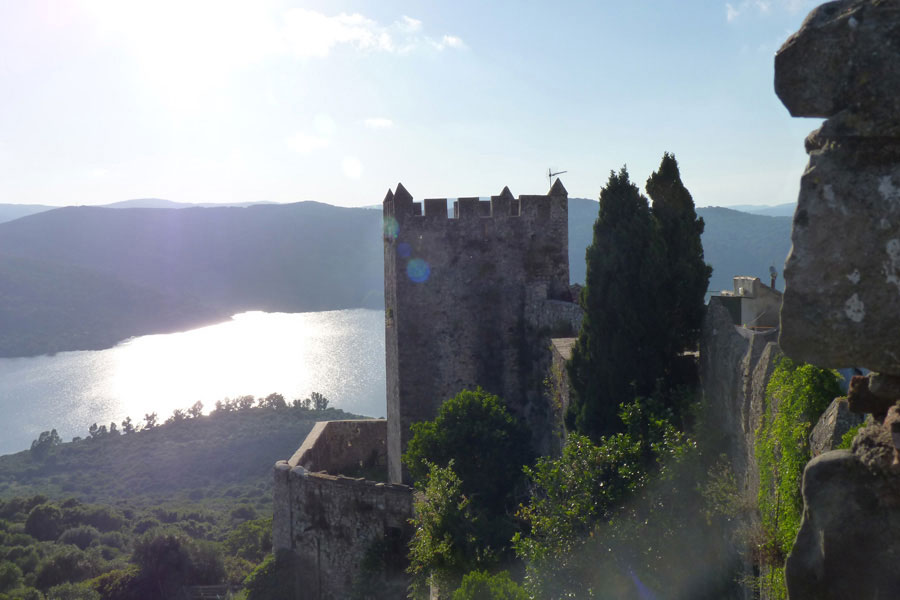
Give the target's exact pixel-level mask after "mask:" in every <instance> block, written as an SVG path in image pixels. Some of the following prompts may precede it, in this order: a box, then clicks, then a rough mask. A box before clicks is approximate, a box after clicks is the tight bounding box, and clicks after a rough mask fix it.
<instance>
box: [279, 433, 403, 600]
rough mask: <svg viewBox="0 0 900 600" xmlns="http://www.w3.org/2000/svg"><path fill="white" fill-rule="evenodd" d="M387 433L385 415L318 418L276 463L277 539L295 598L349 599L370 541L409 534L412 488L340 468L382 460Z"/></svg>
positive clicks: (370, 543) (378, 463) (381, 463)
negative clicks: (286, 560) (290, 565)
mask: <svg viewBox="0 0 900 600" xmlns="http://www.w3.org/2000/svg"><path fill="white" fill-rule="evenodd" d="M385 435H386V427H385V421H384V420H383V419H371V420H365V421H325V422H321V423H317V424H316V426H315V427H314V428H313V430H312V431H311V432H310V434H309V436H307V438H306V440H305V441H304V443H303V445H302V446H301V447H300V449H299V450H297V452H295V453H294V455H293V456H292V457H291V459H290V460H287V461H283V460H282V461H279V462H278V463H276V465H275V473H274V476H275V481H274V518H273V523H272V542H273V546H274V548H275V551H276V552H278V551H282V550H288V551H290V556H291V557H292V560H293V564H294V569H293V570H294V574H295V578H296V581H295V583H294V590H295V593H294V596H293V598H302V599H315V600H344V599H345V598H348V597H349V596H350V593H351V590H352V588H353V585H354V583H355V581H354V580H355V579H356V578H357V577H358V576H359V573H360V565H361V564H362V562H363V557H364V556H365V553H366V551H367V550H368V549H369V548H370V547H371V545H372V544H373V543H376V542H380V541H381V540H384V539H389V538H392V537H394V538H403V537H404V536H408V529H409V523H408V520H409V518H410V517H411V516H412V490H411V489H410V488H409V487H407V486H405V485H390V484H385V483H380V482H375V481H369V480H365V479H362V478H353V477H346V476H344V475H339V473H350V472H352V471H356V470H359V469H360V468H366V467H372V466H378V465H382V466H383V465H384V463H385V461H386V455H385V445H384V441H385Z"/></svg>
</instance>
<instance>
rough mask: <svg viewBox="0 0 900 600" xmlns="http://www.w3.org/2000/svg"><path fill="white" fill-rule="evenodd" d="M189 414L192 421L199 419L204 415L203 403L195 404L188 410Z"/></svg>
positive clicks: (197, 402)
mask: <svg viewBox="0 0 900 600" xmlns="http://www.w3.org/2000/svg"><path fill="white" fill-rule="evenodd" d="M187 413H188V416H189V417H190V418H191V419H196V418H199V417H200V416H201V415H202V414H203V403H202V402H200V401H199V400H197V401H196V402H194V404H193V406H191V407H190V408H189V409H188V410H187Z"/></svg>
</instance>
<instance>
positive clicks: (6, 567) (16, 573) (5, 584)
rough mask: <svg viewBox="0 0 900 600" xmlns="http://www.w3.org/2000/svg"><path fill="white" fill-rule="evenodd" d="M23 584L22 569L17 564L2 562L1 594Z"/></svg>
mask: <svg viewBox="0 0 900 600" xmlns="http://www.w3.org/2000/svg"><path fill="white" fill-rule="evenodd" d="M21 584H22V569H20V568H19V567H18V566H16V564H15V563H12V562H9V561H6V560H3V561H0V593H3V592H8V591H10V590H13V589H15V588H17V587H19V586H20V585H21Z"/></svg>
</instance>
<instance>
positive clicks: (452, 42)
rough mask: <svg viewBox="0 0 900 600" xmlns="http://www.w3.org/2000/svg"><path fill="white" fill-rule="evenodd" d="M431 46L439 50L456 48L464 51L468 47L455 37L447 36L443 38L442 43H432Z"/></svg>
mask: <svg viewBox="0 0 900 600" xmlns="http://www.w3.org/2000/svg"><path fill="white" fill-rule="evenodd" d="M431 44H432V45H433V46H434V47H435V48H437V49H438V50H443V49H444V48H455V49H457V50H462V49H464V48H466V47H467V46H466V43H465V42H463V41H462V40H461V39H460V38H458V37H456V36H455V35H445V36H444V37H442V38H441V41H439V42H435V41H432V42H431Z"/></svg>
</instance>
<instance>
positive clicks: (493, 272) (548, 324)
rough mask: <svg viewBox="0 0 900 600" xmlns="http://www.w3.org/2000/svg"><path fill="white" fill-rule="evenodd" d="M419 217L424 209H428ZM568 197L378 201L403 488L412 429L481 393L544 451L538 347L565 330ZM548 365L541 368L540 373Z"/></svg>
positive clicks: (397, 468)
mask: <svg viewBox="0 0 900 600" xmlns="http://www.w3.org/2000/svg"><path fill="white" fill-rule="evenodd" d="M423 207H424V210H423ZM567 219H568V194H567V192H566V190H565V188H564V187H563V185H562V183H560V182H559V180H557V181H556V183H555V184H554V185H553V187H552V189H551V190H550V193H549V194H548V195H546V196H524V195H523V196H520V197H519V198H515V197H513V195H512V194H511V193H510V191H509V189H508V188H504V189H503V191H502V192H501V193H500V195H498V196H492V197H491V199H490V200H489V201H488V200H480V199H479V198H459V199H458V200H457V201H456V202H454V205H453V218H448V202H447V200H446V199H444V198H438V199H427V200H425V201H424V204H422V203H416V202H413V198H412V196H411V195H410V194H409V192H407V191H406V189H405V188H404V187H403V186H402V185H400V184H398V185H397V189H396V192H393V193H392V192H390V191H389V192H388V194H387V196H386V197H385V199H384V221H385V236H384V256H385V261H384V265H385V266H384V286H385V341H386V353H387V356H386V360H387V417H388V438H387V442H388V448H387V452H388V472H389V478H390V481H391V482H401V481H403V480H404V476H403V472H402V467H401V463H400V456H401V454H402V452H403V449H404V448H405V446H406V443H407V441H408V439H409V435H410V429H409V428H410V425H411V424H412V423H414V422H417V421H423V420H427V419H432V418H434V416H435V415H436V414H437V412H438V409H439V407H440V405H441V403H442V402H443V401H445V400H446V399H448V398H450V397H452V396H454V395H456V394H457V393H459V392H460V391H461V390H462V389H465V388H470V389H474V388H475V386H481V387H483V388H484V389H485V390H487V391H488V392H491V393H494V394H497V395H499V396H500V397H502V398H503V399H504V400H506V401H507V403H508V404H509V405H510V406H511V408H512V410H513V411H514V412H516V413H518V414H519V415H520V416H522V417H523V418H525V419H526V420H527V421H528V423H529V425H530V426H531V429H532V431H533V432H535V442H536V443H537V445H538V449H539V450H545V449H546V447H547V445H548V443H549V441H548V439H549V435H548V432H549V431H550V430H551V429H552V426H551V423H550V421H551V419H552V416H551V414H550V413H551V411H550V410H549V409H548V403H547V402H546V399H545V398H544V397H543V390H542V379H543V376H544V373H545V372H546V370H547V366H548V365H549V352H543V355H542V353H541V348H542V346H541V343H542V342H541V340H542V337H543V338H545V339H544V343H543V345H544V346H546V345H547V340H546V338H549V334H550V333H551V331H552V330H554V329H559V331H560V332H561V333H565V332H566V330H570V329H571V327H572V322H573V320H574V321H576V322H577V320H578V319H579V318H580V310H579V309H578V307H577V306H575V305H574V304H572V303H571V300H572V298H571V294H570V291H569V263H568V221H567ZM542 367H543V368H542Z"/></svg>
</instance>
